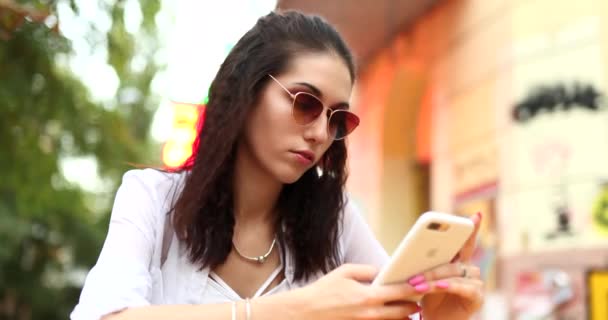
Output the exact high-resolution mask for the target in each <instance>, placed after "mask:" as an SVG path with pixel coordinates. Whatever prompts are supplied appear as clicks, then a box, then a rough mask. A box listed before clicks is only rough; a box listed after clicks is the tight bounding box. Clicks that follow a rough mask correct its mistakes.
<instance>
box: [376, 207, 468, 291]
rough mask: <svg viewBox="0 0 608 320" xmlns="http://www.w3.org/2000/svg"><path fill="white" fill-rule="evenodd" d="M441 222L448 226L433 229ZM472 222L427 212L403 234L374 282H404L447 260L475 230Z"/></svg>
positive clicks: (450, 258) (448, 215)
mask: <svg viewBox="0 0 608 320" xmlns="http://www.w3.org/2000/svg"><path fill="white" fill-rule="evenodd" d="M433 223H439V224H441V225H442V226H443V227H442V228H445V226H446V225H447V226H448V227H447V228H446V229H445V230H431V229H430V228H429V227H432V226H431V224H433ZM473 228H474V225H473V222H472V221H471V220H470V219H468V218H463V217H459V216H455V215H451V214H446V213H439V212H426V213H424V214H423V215H421V216H420V218H418V220H417V221H416V223H415V224H414V226H413V227H412V229H411V230H410V231H409V232H408V234H407V235H406V236H405V238H403V240H402V241H401V243H400V244H399V246H398V247H397V249H396V250H395V252H394V253H393V255H392V257H391V260H390V261H389V263H388V265H387V266H385V268H383V269H382V271H381V272H380V274H378V276H377V277H376V279H375V280H374V284H391V283H400V282H405V281H407V279H409V278H410V277H411V276H414V275H416V274H419V273H421V272H424V271H427V270H429V269H432V268H434V267H436V266H439V265H441V264H445V263H448V262H450V261H451V260H452V258H454V256H456V254H457V253H458V251H460V249H461V248H462V246H463V245H464V243H465V242H466V240H467V239H468V238H469V236H470V235H471V233H472V232H473Z"/></svg>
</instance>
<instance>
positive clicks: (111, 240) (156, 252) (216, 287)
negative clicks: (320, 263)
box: [70, 169, 388, 320]
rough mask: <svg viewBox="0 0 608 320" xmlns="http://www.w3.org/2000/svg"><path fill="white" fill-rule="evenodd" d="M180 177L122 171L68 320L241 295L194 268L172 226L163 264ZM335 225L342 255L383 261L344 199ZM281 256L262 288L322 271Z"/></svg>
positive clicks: (282, 287) (290, 284)
mask: <svg viewBox="0 0 608 320" xmlns="http://www.w3.org/2000/svg"><path fill="white" fill-rule="evenodd" d="M183 178H184V174H176V173H164V172H160V171H157V170H153V169H144V170H131V171H128V172H127V173H126V174H125V175H124V177H123V181H122V184H121V186H120V188H119V189H118V192H117V194H116V199H115V202H114V207H113V209H112V216H111V219H110V226H109V230H108V234H107V237H106V240H105V243H104V245H103V249H102V251H101V254H100V255H99V259H98V260H97V263H96V264H95V266H94V267H93V268H92V269H91V271H90V272H89V274H88V275H87V278H86V281H85V284H84V288H83V289H82V293H81V295H80V301H79V303H78V305H76V307H75V308H74V311H73V312H72V314H71V315H70V317H71V319H72V320H85V319H86V320H92V319H100V318H101V317H102V316H104V315H107V314H109V313H112V312H115V311H119V310H122V309H125V308H128V307H136V306H146V305H157V304H209V303H218V302H229V301H234V300H237V299H239V298H240V297H239V296H238V295H237V294H236V293H235V292H234V291H232V289H231V288H230V287H229V286H227V285H226V284H225V283H223V281H222V280H221V278H219V277H217V276H216V275H214V274H213V273H212V272H210V270H209V269H208V268H205V269H203V270H199V267H198V266H196V265H193V264H192V263H191V262H190V261H189V260H188V255H187V252H186V251H185V250H184V248H183V245H182V244H180V242H179V241H178V240H177V238H176V236H175V234H174V233H173V230H171V232H172V233H173V239H172V241H171V246H170V247H169V251H168V254H167V258H166V261H165V263H164V264H162V266H161V257H160V256H161V251H162V243H163V233H164V225H165V218H166V217H167V214H166V213H167V212H168V211H169V208H170V206H171V203H172V201H173V200H174V199H175V197H174V195H175V192H177V190H181V188H180V187H181V186H182V183H183ZM176 186H178V188H176ZM340 228H341V229H340V230H341V232H340V237H339V249H340V252H341V256H342V257H343V261H341V263H358V264H369V265H374V266H377V267H381V266H382V265H384V263H386V262H387V261H388V256H387V254H386V252H385V251H384V249H383V248H382V246H381V245H380V243H379V242H378V241H377V240H376V238H375V237H374V236H373V234H372V232H371V230H370V228H369V227H368V225H367V224H366V223H365V221H364V220H363V218H362V217H361V215H360V214H359V212H357V211H356V210H355V207H354V206H353V205H352V204H351V203H347V205H346V208H345V211H344V218H343V220H342V221H341V225H340ZM281 263H282V265H284V268H280V270H284V272H285V277H284V280H283V281H282V282H281V283H280V284H279V285H278V286H277V287H275V288H273V289H271V290H269V291H268V292H266V293H264V295H266V294H274V293H278V292H283V291H287V290H291V289H294V288H298V287H302V286H305V285H307V284H308V283H310V282H313V281H315V280H316V279H318V278H319V277H321V276H322V274H318V275H317V276H316V277H313V278H311V279H309V281H307V282H304V281H295V280H294V278H293V275H294V264H293V261H292V259H291V255H290V252H289V250H285V261H281ZM273 278H274V277H273ZM273 278H272V279H273ZM272 279H269V281H271V280H272ZM263 289H264V288H260V290H259V291H258V293H260V294H261V292H264V290H263ZM230 291H232V292H230Z"/></svg>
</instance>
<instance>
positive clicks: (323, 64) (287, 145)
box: [242, 53, 352, 183]
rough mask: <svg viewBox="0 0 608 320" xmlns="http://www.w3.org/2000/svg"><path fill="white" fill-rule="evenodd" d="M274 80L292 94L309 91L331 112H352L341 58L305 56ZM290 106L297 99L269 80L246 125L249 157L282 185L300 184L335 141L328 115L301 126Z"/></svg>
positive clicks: (244, 146)
mask: <svg viewBox="0 0 608 320" xmlns="http://www.w3.org/2000/svg"><path fill="white" fill-rule="evenodd" d="M273 76H274V77H275V79H276V80H277V81H278V82H279V83H281V84H282V85H283V86H284V87H285V88H287V90H289V91H290V92H291V93H292V94H294V95H295V94H296V93H298V92H307V93H311V94H313V95H315V96H316V97H318V98H319V99H320V100H321V101H322V102H323V104H324V105H325V106H326V107H329V108H331V109H334V108H338V107H339V108H348V101H349V98H350V94H351V91H352V81H351V77H350V73H349V70H348V68H347V66H346V64H345V63H344V61H343V60H342V58H340V57H339V56H338V55H335V54H332V53H306V54H301V55H298V56H296V57H294V58H293V59H292V60H291V61H290V64H289V66H288V68H287V71H286V72H284V73H282V74H278V75H273ZM292 105H293V98H292V97H291V96H290V95H289V94H288V93H287V92H286V91H285V90H284V89H283V88H282V87H281V86H280V85H279V84H278V83H277V82H276V81H274V80H273V79H271V78H270V77H268V81H267V82H266V85H265V86H264V87H263V88H262V92H260V96H259V99H258V101H257V103H256V105H255V106H254V107H253V109H252V111H251V115H250V117H249V119H248V120H247V123H246V126H245V136H244V141H243V142H244V143H243V144H242V146H243V148H244V150H243V151H244V152H245V153H246V156H247V158H250V160H251V161H254V162H255V163H254V165H256V166H258V167H259V168H260V169H261V170H265V171H266V172H267V173H268V174H269V175H270V176H272V177H274V178H275V179H277V180H278V181H280V182H281V183H293V182H296V181H297V180H298V179H299V178H300V177H301V176H302V175H303V174H304V172H306V171H307V170H308V169H310V168H312V167H313V166H315V164H316V163H317V162H318V161H319V159H320V158H321V157H322V156H323V154H324V153H325V151H327V149H328V148H329V146H330V145H331V144H332V142H333V137H330V136H329V133H328V130H327V121H328V117H327V115H328V113H327V112H323V113H322V114H321V116H319V117H318V118H317V119H315V120H314V121H313V122H312V123H310V124H308V125H301V124H299V123H297V122H296V120H295V119H294V117H293V114H292ZM326 111H327V110H326Z"/></svg>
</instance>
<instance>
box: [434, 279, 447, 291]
mask: <svg viewBox="0 0 608 320" xmlns="http://www.w3.org/2000/svg"><path fill="white" fill-rule="evenodd" d="M435 286H437V288H440V289H447V288H448V287H449V286H450V283H449V282H447V281H445V280H439V281H437V282H436V283H435Z"/></svg>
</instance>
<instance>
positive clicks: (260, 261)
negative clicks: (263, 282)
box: [256, 256, 266, 263]
mask: <svg viewBox="0 0 608 320" xmlns="http://www.w3.org/2000/svg"><path fill="white" fill-rule="evenodd" d="M256 260H257V261H258V263H264V262H265V261H266V257H264V256H259V257H258V258H257V259H256Z"/></svg>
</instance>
